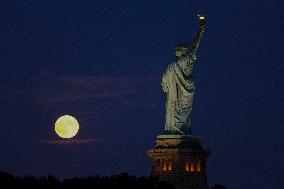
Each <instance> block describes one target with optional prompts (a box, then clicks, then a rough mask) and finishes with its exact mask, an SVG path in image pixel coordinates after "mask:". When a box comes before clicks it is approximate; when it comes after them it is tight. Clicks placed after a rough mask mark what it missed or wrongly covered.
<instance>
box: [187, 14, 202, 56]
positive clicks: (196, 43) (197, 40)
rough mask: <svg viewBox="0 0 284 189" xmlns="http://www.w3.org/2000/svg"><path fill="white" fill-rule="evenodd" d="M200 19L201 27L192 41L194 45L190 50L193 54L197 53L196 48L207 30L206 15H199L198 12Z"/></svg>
mask: <svg viewBox="0 0 284 189" xmlns="http://www.w3.org/2000/svg"><path fill="white" fill-rule="evenodd" d="M198 21H199V29H198V31H197V33H196V36H195V38H194V40H193V43H192V46H191V48H190V50H189V53H190V54H192V55H195V53H196V50H197V48H198V46H199V43H200V41H201V39H202V37H203V32H204V30H205V24H206V19H205V16H204V15H199V14H198Z"/></svg>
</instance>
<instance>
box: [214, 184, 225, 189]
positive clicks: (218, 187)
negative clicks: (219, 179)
mask: <svg viewBox="0 0 284 189" xmlns="http://www.w3.org/2000/svg"><path fill="white" fill-rule="evenodd" d="M226 188H227V187H226V186H224V185H221V184H215V185H214V186H212V187H211V189H226Z"/></svg>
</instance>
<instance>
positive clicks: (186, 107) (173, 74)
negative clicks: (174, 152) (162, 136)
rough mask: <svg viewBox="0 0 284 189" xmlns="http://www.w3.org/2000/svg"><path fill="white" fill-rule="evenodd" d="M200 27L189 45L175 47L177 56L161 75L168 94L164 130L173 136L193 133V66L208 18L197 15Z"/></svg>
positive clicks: (163, 86) (183, 44)
mask: <svg viewBox="0 0 284 189" xmlns="http://www.w3.org/2000/svg"><path fill="white" fill-rule="evenodd" d="M198 20H199V29H198V31H197V34H196V37H195V39H194V41H193V43H192V45H191V47H190V48H189V47H188V45H187V44H186V43H182V44H180V45H178V46H177V47H176V52H175V54H176V59H175V60H174V61H173V62H172V63H170V64H169V65H168V67H167V70H166V71H165V73H164V74H163V77H162V82H161V84H162V89H163V91H164V92H165V93H166V94H167V102H166V123H165V132H166V133H167V134H174V135H189V134H192V131H191V125H190V113H191V111H192V102H193V95H194V89H195V86H194V75H193V67H194V63H195V61H196V50H197V48H198V46H199V43H200V40H201V38H202V36H203V32H204V28H205V17H204V16H201V15H198Z"/></svg>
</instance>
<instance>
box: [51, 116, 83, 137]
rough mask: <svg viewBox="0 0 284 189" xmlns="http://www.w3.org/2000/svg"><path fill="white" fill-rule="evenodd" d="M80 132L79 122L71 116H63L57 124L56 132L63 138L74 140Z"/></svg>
mask: <svg viewBox="0 0 284 189" xmlns="http://www.w3.org/2000/svg"><path fill="white" fill-rule="evenodd" d="M78 131H79V123H78V121H77V120H76V119H75V118H74V117H72V116H69V115H64V116H61V117H60V118H58V119H57V121H56V122H55V132H56V134H57V135H58V136H60V137H61V138H72V137H74V136H75V135H76V134H77V133H78Z"/></svg>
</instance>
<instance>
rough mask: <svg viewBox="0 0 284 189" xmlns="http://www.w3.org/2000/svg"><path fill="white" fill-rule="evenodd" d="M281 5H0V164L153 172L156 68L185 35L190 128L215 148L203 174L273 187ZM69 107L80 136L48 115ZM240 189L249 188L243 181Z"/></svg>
mask: <svg viewBox="0 0 284 189" xmlns="http://www.w3.org/2000/svg"><path fill="white" fill-rule="evenodd" d="M280 7H283V2H278V1H274V0H272V1H268V0H264V1H262V2H249V1H226V2H224V1H221V0H217V1H214V2H207V1H198V2H191V1H186V0H181V1H170V0H165V1H163V3H158V2H153V1H149V0H145V1H143V0H137V1H135V2H132V1H124V2H120V1H115V0H110V1H107V2H105V1H101V0H98V1H44V2H43V1H29V0H28V1H19V0H18V1H17V0H15V1H8V0H7V1H1V2H0V28H1V29H0V49H1V50H0V65H1V69H0V74H1V76H0V77H1V79H0V107H1V108H0V115H1V116H0V171H4V172H8V173H11V174H13V175H17V176H25V175H33V176H36V177H38V176H46V175H48V174H52V175H54V176H56V177H59V178H71V177H81V176H82V177H84V176H87V175H102V176H104V175H105V176H110V175H113V174H119V173H121V172H128V173H129V174H130V175H136V176H145V175H149V174H150V172H151V161H150V159H149V158H148V157H147V153H146V151H147V149H149V148H152V147H154V146H155V140H156V136H157V135H159V134H163V130H164V123H165V100H166V99H165V95H164V93H163V92H162V89H161V85H160V83H161V77H162V74H163V72H164V71H165V69H166V66H167V65H168V64H169V63H170V62H171V61H172V60H173V59H174V58H175V54H174V50H175V47H176V46H177V45H178V44H180V43H183V42H188V43H189V44H191V43H192V40H193V39H194V36H195V33H196V31H197V29H198V21H197V14H198V13H202V14H204V15H205V16H206V19H207V24H206V27H205V33H204V37H203V39H202V41H201V44H200V46H199V49H198V51H197V62H196V65H195V67H194V72H195V83H196V91H195V95H194V100H193V110H192V114H191V115H192V116H191V118H192V119H191V121H192V128H193V132H194V134H196V135H199V136H201V137H202V142H203V147H204V148H206V149H209V150H210V151H211V152H212V153H211V155H210V156H209V158H208V161H207V173H208V182H209V185H210V186H212V185H213V184H215V183H221V184H224V185H226V186H227V187H229V188H230V189H237V188H241V187H242V188H243V186H244V184H246V185H245V186H247V188H271V189H274V188H275V189H276V188H280V186H282V185H281V183H282V182H281V179H282V175H283V170H284V161H283V156H284V153H283V150H282V149H283V148H284V146H283V144H284V142H283V137H282V136H281V133H283V101H284V99H283V95H282V93H283V87H282V85H281V84H282V82H281V81H282V80H283V72H281V71H282V69H281V68H283V65H282V64H283V53H282V51H283V50H282V49H283V47H282V46H283V37H282V33H283V27H281V26H282V25H283V24H282V22H281V18H283V13H282V11H281V9H280ZM66 114H68V115H71V116H74V117H75V118H76V119H77V120H78V122H79V124H80V130H79V132H78V135H77V136H75V137H74V138H73V139H72V140H62V139H60V138H59V137H58V136H57V135H56V134H55V132H54V123H55V121H56V119H57V118H58V117H60V116H62V115H66ZM243 189H246V187H245V188H243Z"/></svg>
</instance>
